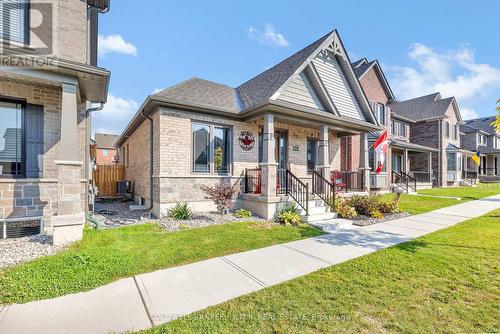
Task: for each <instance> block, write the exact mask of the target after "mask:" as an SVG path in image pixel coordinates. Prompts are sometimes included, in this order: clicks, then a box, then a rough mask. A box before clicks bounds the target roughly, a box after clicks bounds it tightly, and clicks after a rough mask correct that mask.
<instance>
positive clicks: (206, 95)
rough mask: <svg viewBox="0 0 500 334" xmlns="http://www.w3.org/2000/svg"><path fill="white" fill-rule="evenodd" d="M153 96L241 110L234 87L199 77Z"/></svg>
mask: <svg viewBox="0 0 500 334" xmlns="http://www.w3.org/2000/svg"><path fill="white" fill-rule="evenodd" d="M153 97H156V98H160V99H171V100H175V101H179V102H181V101H182V102H184V103H186V102H187V103H194V104H198V105H204V106H206V107H215V108H220V109H227V110H228V111H232V112H238V111H240V107H239V103H238V97H237V93H236V91H235V89H234V88H232V87H229V86H226V85H222V84H219V83H216V82H212V81H208V80H203V79H199V78H191V79H189V80H186V81H183V82H181V83H178V84H177V85H174V86H172V87H169V88H167V89H164V90H162V91H160V92H158V93H156V94H153Z"/></svg>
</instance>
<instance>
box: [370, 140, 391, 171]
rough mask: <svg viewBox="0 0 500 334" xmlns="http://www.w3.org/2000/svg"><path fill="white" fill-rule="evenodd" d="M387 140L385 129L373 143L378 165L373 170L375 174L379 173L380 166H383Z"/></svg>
mask: <svg viewBox="0 0 500 334" xmlns="http://www.w3.org/2000/svg"><path fill="white" fill-rule="evenodd" d="M387 140H388V138H387V130H385V131H384V133H382V134H381V135H380V137H378V139H377V141H376V142H375V144H373V148H374V149H375V153H376V154H377V158H378V166H377V169H376V170H375V173H377V174H379V173H380V172H381V171H382V167H383V166H384V162H385V155H386V153H387V146H388V143H387Z"/></svg>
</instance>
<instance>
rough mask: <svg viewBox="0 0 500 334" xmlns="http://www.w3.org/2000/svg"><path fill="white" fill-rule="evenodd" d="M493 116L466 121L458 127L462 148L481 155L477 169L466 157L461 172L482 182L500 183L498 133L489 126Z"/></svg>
mask: <svg viewBox="0 0 500 334" xmlns="http://www.w3.org/2000/svg"><path fill="white" fill-rule="evenodd" d="M494 121H495V116H491V117H483V118H477V119H471V120H467V121H465V122H464V124H462V125H461V126H460V132H461V135H462V136H461V140H462V148H463V149H466V150H469V151H472V152H473V153H476V152H477V151H479V152H480V153H481V156H480V158H481V164H480V166H479V168H478V167H477V165H476V164H475V163H473V162H472V161H471V159H470V156H466V157H465V159H464V162H463V170H464V171H466V172H468V173H469V174H475V173H477V174H475V176H477V175H478V177H479V179H480V180H481V181H482V182H494V181H496V182H498V181H500V133H498V132H497V131H496V129H495V128H494V127H493V125H491V123H492V122H494Z"/></svg>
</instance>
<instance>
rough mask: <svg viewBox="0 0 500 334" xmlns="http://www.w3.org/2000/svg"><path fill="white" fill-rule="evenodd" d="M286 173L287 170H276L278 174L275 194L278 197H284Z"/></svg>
mask: <svg viewBox="0 0 500 334" xmlns="http://www.w3.org/2000/svg"><path fill="white" fill-rule="evenodd" d="M286 171H287V169H283V168H279V169H278V174H277V175H276V193H277V194H278V195H286V193H287V183H286Z"/></svg>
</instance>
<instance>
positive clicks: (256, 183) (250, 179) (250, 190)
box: [244, 168, 262, 194]
mask: <svg viewBox="0 0 500 334" xmlns="http://www.w3.org/2000/svg"><path fill="white" fill-rule="evenodd" d="M244 191H245V194H260V193H261V191H262V172H261V169H260V168H255V169H245V189H244Z"/></svg>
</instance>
